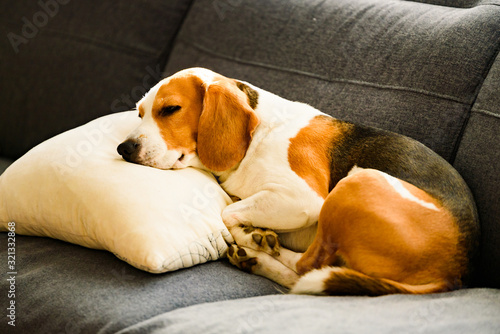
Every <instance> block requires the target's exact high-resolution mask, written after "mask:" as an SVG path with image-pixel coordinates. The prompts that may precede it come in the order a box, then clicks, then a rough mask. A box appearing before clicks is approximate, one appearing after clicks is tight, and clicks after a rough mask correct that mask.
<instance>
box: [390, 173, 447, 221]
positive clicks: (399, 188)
mask: <svg viewBox="0 0 500 334" xmlns="http://www.w3.org/2000/svg"><path fill="white" fill-rule="evenodd" d="M380 174H382V176H383V177H384V178H385V179H386V180H387V182H388V183H389V184H390V185H391V187H392V188H393V189H394V190H395V191H396V192H397V193H398V194H399V195H400V196H401V197H403V198H404V199H407V200H409V201H411V202H414V203H417V204H418V205H420V206H423V207H424V208H427V209H430V210H434V211H439V209H438V208H437V207H436V206H435V205H434V203H429V202H426V201H424V200H422V199H420V198H418V197H417V196H415V195H413V194H412V193H411V192H410V191H409V190H408V189H406V188H405V187H404V186H403V183H402V182H401V181H400V180H398V179H397V178H395V177H393V176H390V175H389V174H386V173H383V172H380Z"/></svg>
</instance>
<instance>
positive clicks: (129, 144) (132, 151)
mask: <svg viewBox="0 0 500 334" xmlns="http://www.w3.org/2000/svg"><path fill="white" fill-rule="evenodd" d="M139 147H140V144H139V143H138V142H136V141H135V140H130V139H129V140H126V141H124V142H123V143H121V144H120V145H118V148H117V150H118V154H120V155H121V156H122V157H123V159H125V160H126V161H130V162H133V161H134V158H135V157H136V156H137V153H138V152H139Z"/></svg>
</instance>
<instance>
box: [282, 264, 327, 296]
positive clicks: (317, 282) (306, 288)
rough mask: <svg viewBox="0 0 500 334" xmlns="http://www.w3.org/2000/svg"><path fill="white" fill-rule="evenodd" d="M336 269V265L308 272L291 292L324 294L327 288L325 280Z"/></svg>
mask: <svg viewBox="0 0 500 334" xmlns="http://www.w3.org/2000/svg"><path fill="white" fill-rule="evenodd" d="M335 269H336V268H335V267H325V268H322V269H315V270H312V271H310V272H308V273H306V274H305V275H303V276H301V277H300V278H299V280H298V281H297V283H295V285H294V286H293V288H292V290H291V291H290V292H291V293H296V294H314V295H317V294H323V293H324V290H325V281H326V280H327V279H328V278H329V277H330V276H331V274H332V272H333V271H334V270H335Z"/></svg>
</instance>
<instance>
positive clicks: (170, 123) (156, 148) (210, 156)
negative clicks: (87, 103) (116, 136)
mask: <svg viewBox="0 0 500 334" xmlns="http://www.w3.org/2000/svg"><path fill="white" fill-rule="evenodd" d="M256 105H257V93H256V92H255V91H254V90H253V89H251V88H250V87H248V86H247V85H245V84H243V83H241V82H239V81H236V80H233V79H229V78H226V77H224V76H222V75H219V74H216V73H214V72H212V71H209V70H207V69H202V68H192V69H187V70H183V71H180V72H178V73H176V74H174V75H173V76H171V77H168V78H166V79H163V80H162V81H160V82H159V83H158V84H157V85H156V86H154V87H153V88H151V90H150V91H149V92H148V93H147V94H146V95H145V96H144V97H143V98H142V99H141V100H140V101H139V102H138V103H137V110H138V111H139V117H140V118H141V119H142V122H141V124H140V125H139V127H138V128H137V129H135V130H134V131H133V132H132V133H131V134H130V135H129V136H128V137H127V139H126V140H125V141H124V142H123V143H121V144H120V145H119V146H118V153H119V154H120V155H121V156H122V157H123V158H124V159H125V160H126V161H129V162H134V163H138V164H142V165H147V166H151V167H156V168H160V169H171V168H174V169H178V168H185V167H188V166H198V167H202V166H200V162H201V164H202V165H203V166H204V167H205V168H207V169H209V170H212V171H217V172H221V171H225V170H228V169H230V168H231V167H233V166H235V165H236V164H237V163H238V162H240V161H241V160H242V159H243V157H244V156H245V153H246V150H247V149H248V146H249V145H250V141H251V139H252V134H253V132H254V130H255V128H256V127H257V125H258V124H259V119H258V117H257V116H256V114H255V112H254V110H253V109H255V107H256Z"/></svg>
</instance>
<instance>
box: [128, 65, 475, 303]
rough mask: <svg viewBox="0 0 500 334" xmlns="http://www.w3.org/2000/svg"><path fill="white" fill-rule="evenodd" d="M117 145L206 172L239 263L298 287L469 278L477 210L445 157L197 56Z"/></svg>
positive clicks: (376, 288)
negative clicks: (201, 64) (222, 202)
mask: <svg viewBox="0 0 500 334" xmlns="http://www.w3.org/2000/svg"><path fill="white" fill-rule="evenodd" d="M137 109H138V111H139V117H141V119H142V122H141V124H140V125H139V127H138V128H137V129H135V130H134V131H133V132H132V133H131V134H130V135H129V136H128V138H127V139H126V140H125V141H124V142H123V143H121V144H120V145H119V146H118V152H119V154H120V155H121V156H122V157H123V158H124V159H125V160H126V161H129V162H133V163H138V164H143V165H147V166H152V167H156V168H160V169H178V168H185V167H189V166H193V167H196V168H202V169H204V170H208V171H210V172H212V173H213V174H214V175H215V176H216V177H217V178H218V180H219V182H220V184H221V186H222V187H223V188H224V189H225V190H226V191H227V192H228V193H229V194H230V195H233V196H235V197H238V198H239V199H241V200H239V201H236V202H235V203H233V204H231V205H229V206H227V207H226V209H225V210H224V211H223V212H222V218H223V221H224V223H225V224H226V226H227V228H228V229H229V231H230V232H231V235H232V236H233V238H234V241H235V243H236V244H232V245H230V247H229V249H228V252H227V255H228V257H229V260H230V262H231V263H232V264H234V265H236V266H237V267H239V268H241V269H243V270H245V271H248V272H251V273H255V274H258V275H262V276H265V277H267V278H269V279H271V280H274V281H276V282H278V283H279V284H281V285H283V286H285V287H287V288H290V289H291V291H292V292H294V293H311V294H355V295H358V294H362V295H383V294H391V293H412V294H423V293H433V292H441V291H448V290H452V289H456V288H459V287H461V286H463V285H464V284H465V283H466V279H467V277H468V276H469V274H470V269H471V268H470V267H471V258H472V256H473V255H474V252H475V250H476V247H477V239H478V233H479V232H478V230H479V223H478V218H477V213H476V209H475V204H474V201H473V198H472V196H471V193H470V191H469V189H468V187H467V185H466V184H465V182H464V181H463V179H462V178H461V177H460V175H459V174H458V173H457V172H456V171H455V170H454V169H453V167H451V166H450V165H449V164H448V163H447V162H446V161H445V160H443V159H442V158H440V157H439V156H438V155H437V154H435V153H434V152H432V151H431V150H430V149H428V148H427V147H425V146H424V145H422V144H420V143H418V142H416V141H415V140H412V139H410V138H407V137H404V136H402V135H398V134H395V133H392V132H388V131H383V130H379V129H375V128H371V127H366V126H360V125H354V124H352V123H349V122H344V121H340V120H337V119H335V118H332V117H330V116H328V115H326V114H324V113H322V112H320V111H319V110H317V109H315V108H313V107H311V106H309V105H306V104H303V103H299V102H292V101H289V100H286V99H283V98H281V97H278V96H276V95H274V94H272V93H269V92H267V91H264V90H262V89H259V88H257V87H254V86H253V85H251V84H249V83H246V82H242V81H238V80H234V79H230V78H226V77H224V76H222V75H219V74H217V73H214V72H212V71H210V70H207V69H203V68H192V69H187V70H183V71H180V72H178V73H176V74H174V75H173V76H171V77H169V78H166V79H163V80H162V81H160V82H159V83H158V84H157V85H156V86H154V87H153V88H152V89H151V90H150V91H149V92H148V93H147V94H146V95H145V96H144V98H142V99H141V100H140V101H139V102H138V103H137Z"/></svg>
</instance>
